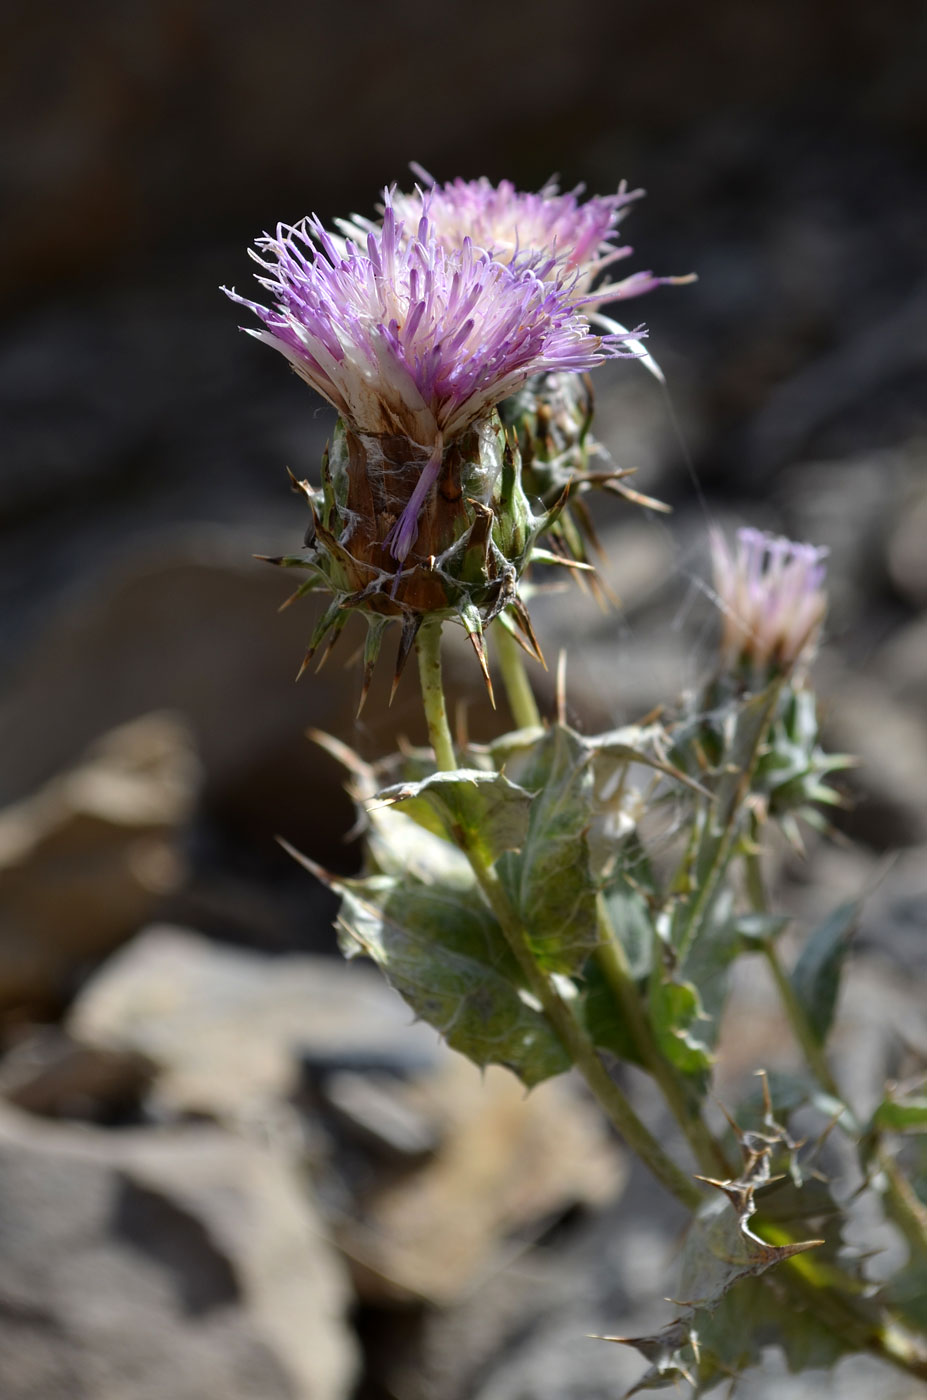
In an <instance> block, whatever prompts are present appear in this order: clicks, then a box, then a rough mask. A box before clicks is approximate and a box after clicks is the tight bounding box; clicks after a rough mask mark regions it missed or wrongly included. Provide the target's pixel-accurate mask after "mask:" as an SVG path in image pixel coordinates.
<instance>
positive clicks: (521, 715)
mask: <svg viewBox="0 0 927 1400" xmlns="http://www.w3.org/2000/svg"><path fill="white" fill-rule="evenodd" d="M492 635H493V640H494V641H495V644H496V659H497V660H498V662H499V670H500V671H501V672H502V684H503V685H504V686H505V696H506V699H507V700H508V702H509V709H510V710H511V712H512V719H513V720H514V721H515V724H516V727H517V728H518V729H535V728H538V727H539V726H540V724H541V712H540V710H539V709H538V706H537V701H536V700H535V698H534V692H533V691H532V689H531V684H530V682H529V680H528V673H527V672H526V670H525V663H524V657H523V655H522V650H521V647H520V646H519V645H518V643H517V642H516V640H515V638H514V637H513V636H512V634H511V632H510V631H509V630H508V628H507V627H505V626H504V625H503V622H502V619H501V618H498V619H497V620H496V625H495V627H494V628H493V629H492Z"/></svg>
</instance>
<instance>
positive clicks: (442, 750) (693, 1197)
mask: <svg viewBox="0 0 927 1400" xmlns="http://www.w3.org/2000/svg"><path fill="white" fill-rule="evenodd" d="M440 644H441V625H440V623H439V622H431V621H429V622H426V623H424V624H423V625H422V627H421V629H420V631H419V634H418V637H417V639H416V650H417V653H418V663H419V677H420V680H421V686H422V699H423V702H424V706H425V718H426V720H427V723H428V733H429V735H430V737H431V744H432V748H433V749H434V751H435V758H436V760H437V763H438V767H439V768H441V769H443V770H445V771H449V770H452V769H453V768H455V767H456V766H457V765H456V758H455V755H454V745H453V742H452V740H451V731H450V727H449V725H448V722H447V708H446V706H445V703H444V692H443V687H442V683H441V650H440ZM458 840H459V843H460V846H461V849H462V850H463V851H464V853H465V855H466V856H467V859H468V860H469V862H470V865H471V866H472V868H473V873H474V875H475V876H476V879H477V881H478V882H479V885H480V888H481V889H482V891H483V893H484V895H485V896H486V899H487V901H488V903H489V906H490V908H491V909H492V911H493V913H494V914H495V916H496V918H497V920H498V922H499V925H500V927H501V929H502V932H503V933H504V935H505V938H506V941H507V943H508V944H509V947H510V948H511V950H512V953H513V954H514V956H515V958H516V959H517V961H518V965H519V967H520V969H521V972H522V975H523V977H524V979H525V984H526V986H527V988H528V990H529V991H530V992H531V993H532V994H533V995H534V996H535V997H536V999H537V1001H538V1002H539V1003H540V1005H541V1007H542V1009H543V1011H544V1013H545V1015H546V1016H547V1018H548V1020H549V1021H550V1023H551V1025H552V1026H553V1028H554V1031H555V1032H556V1034H557V1036H558V1038H559V1039H560V1041H561V1042H562V1044H563V1046H564V1048H565V1049H566V1051H567V1053H568V1054H569V1056H570V1058H571V1060H572V1061H573V1063H574V1065H575V1066H576V1068H577V1069H578V1070H579V1071H580V1073H581V1074H582V1075H583V1078H584V1079H585V1080H586V1083H587V1084H588V1086H589V1088H590V1090H591V1091H592V1093H593V1094H594V1096H595V1097H596V1099H598V1101H599V1103H600V1105H601V1107H602V1108H603V1109H604V1111H605V1113H606V1114H607V1116H608V1118H609V1119H610V1120H611V1122H612V1124H613V1125H614V1127H615V1128H616V1129H617V1130H618V1132H619V1133H620V1134H621V1136H622V1138H623V1139H624V1140H625V1142H626V1143H627V1145H628V1147H629V1148H630V1149H631V1150H632V1151H633V1152H635V1153H636V1154H637V1156H638V1157H640V1159H641V1160H642V1161H643V1162H644V1163H645V1165H646V1166H648V1167H649V1168H650V1170H651V1171H652V1172H653V1174H654V1176H656V1177H657V1179H658V1180H659V1181H661V1182H662V1183H663V1185H664V1186H665V1187H666V1188H667V1190H668V1191H670V1192H671V1193H672V1195H674V1196H675V1197H676V1198H677V1200H679V1201H681V1202H682V1204H683V1205H684V1206H686V1207H687V1208H688V1209H689V1210H691V1211H696V1210H697V1209H698V1207H699V1206H700V1205H701V1203H702V1200H703V1196H702V1192H701V1190H700V1188H699V1187H698V1185H697V1184H696V1183H695V1181H693V1180H692V1178H691V1177H689V1176H686V1174H685V1173H684V1172H683V1171H682V1170H681V1169H680V1168H679V1167H678V1166H677V1165H676V1163H675V1162H674V1161H673V1160H672V1159H671V1158H670V1157H669V1156H667V1154H666V1153H665V1152H664V1150H663V1148H662V1147H661V1146H660V1144H659V1142H657V1140H656V1138H655V1137H654V1136H653V1134H652V1133H651V1132H650V1130H649V1129H648V1128H647V1127H646V1126H645V1125H644V1124H643V1123H642V1122H641V1120H640V1119H639V1118H638V1116H637V1114H636V1113H635V1111H634V1109H633V1108H632V1106H631V1103H630V1100H629V1099H628V1098H627V1096H626V1095H625V1093H624V1092H623V1090H622V1089H621V1088H620V1087H619V1086H618V1085H617V1084H616V1083H615V1082H614V1080H613V1079H612V1078H611V1076H610V1075H609V1073H608V1071H607V1070H606V1068H605V1065H604V1064H603V1062H602V1060H601V1058H600V1057H599V1053H598V1051H597V1050H596V1048H595V1046H594V1045H593V1044H592V1042H591V1041H590V1040H589V1038H588V1037H587V1036H586V1034H585V1032H584V1031H583V1029H582V1027H581V1026H580V1025H579V1024H578V1022H577V1021H576V1020H575V1019H574V1017H573V1015H572V1013H571V1011H570V1009H569V1007H568V1006H567V1004H566V1002H565V1001H564V1000H563V998H562V997H561V996H560V994H559V992H557V990H556V988H555V987H554V985H553V983H552V981H551V980H550V978H549V977H548V976H547V975H546V973H544V971H543V970H542V969H541V968H540V967H538V965H537V962H536V960H535V957H534V954H533V952H532V950H531V947H530V944H529V942H528V938H527V936H526V934H525V931H524V929H523V928H522V926H521V922H520V920H519V918H518V915H517V914H516V912H515V910H514V909H513V908H512V905H511V902H510V901H509V898H508V895H507V894H506V892H505V890H504V889H503V887H502V882H501V881H500V879H499V877H498V875H497V874H496V872H495V870H493V869H492V867H491V865H490V864H489V862H488V861H486V860H485V859H484V858H483V856H482V855H481V853H480V852H479V851H478V850H477V849H476V848H475V846H474V845H473V843H472V842H471V841H470V840H469V839H468V837H467V834H466V832H465V831H463V830H461V831H460V832H459V833H458Z"/></svg>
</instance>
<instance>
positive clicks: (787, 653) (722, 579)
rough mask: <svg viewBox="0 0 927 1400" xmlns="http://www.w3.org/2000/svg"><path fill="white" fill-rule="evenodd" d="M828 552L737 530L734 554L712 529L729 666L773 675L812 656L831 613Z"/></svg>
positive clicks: (723, 653)
mask: <svg viewBox="0 0 927 1400" xmlns="http://www.w3.org/2000/svg"><path fill="white" fill-rule="evenodd" d="M826 555H827V550H826V549H819V548H818V547H817V546H815V545H811V544H796V543H795V542H794V541H792V540H787V539H783V538H781V537H777V536H775V535H767V534H764V533H763V531H761V530H753V529H744V530H738V532H737V547H736V551H734V552H732V551H731V550H730V548H729V547H728V545H727V543H726V541H725V540H724V537H723V536H722V535H721V533H720V531H718V530H713V531H712V534H711V559H712V570H713V573H714V584H715V591H716V594H717V603H718V606H719V608H720V610H721V616H722V637H721V657H722V662H723V664H724V666H725V667H727V668H728V669H730V670H735V669H737V668H738V667H740V666H744V665H746V666H747V667H748V668H749V669H750V670H751V672H753V673H754V674H759V675H769V674H770V673H771V672H772V671H774V670H781V671H785V672H788V671H791V670H792V669H793V668H794V667H795V666H796V664H798V663H799V662H807V661H809V660H810V659H811V656H812V655H813V652H814V648H815V645H816V643H817V639H818V634H819V632H820V629H821V623H822V621H823V618H824V614H825V612H826V611H827V594H826V592H825V590H824V574H825V569H824V563H823V560H824V558H825V557H826Z"/></svg>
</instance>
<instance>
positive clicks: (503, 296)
mask: <svg viewBox="0 0 927 1400" xmlns="http://www.w3.org/2000/svg"><path fill="white" fill-rule="evenodd" d="M257 248H258V249H259V250H260V251H259V253H254V252H252V254H251V256H252V257H253V258H254V259H255V261H256V262H257V263H258V264H259V266H260V267H261V268H263V269H264V272H265V273H266V275H263V276H259V277H258V279H257V280H258V282H259V283H260V284H261V286H263V287H265V288H266V289H267V291H268V292H269V293H270V295H271V297H272V299H273V302H274V306H273V308H272V309H271V308H269V307H266V306H262V305H260V304H259V303H257V302H253V301H248V300H247V299H246V298H245V297H242V296H239V295H238V294H237V293H236V292H235V291H234V290H229V289H228V288H223V290H224V291H225V292H226V294H227V295H228V296H229V297H231V298H232V300H233V301H236V302H239V303H240V304H241V305H243V306H247V307H248V308H249V309H250V310H251V311H253V312H254V313H255V315H256V316H257V317H258V318H259V319H260V320H261V321H262V322H263V324H264V329H263V330H251V331H250V332H249V334H251V335H254V336H256V337H257V339H258V340H263V341H264V342H265V343H266V344H268V345H272V346H273V347H274V349H275V350H279V351H280V352H281V354H283V355H285V356H286V358H287V359H288V360H289V361H290V363H291V364H292V366H293V367H294V369H295V370H296V372H297V373H298V374H299V375H300V376H301V377H302V378H303V379H305V380H306V382H307V383H308V384H310V385H311V386H312V388H314V389H316V390H317V391H318V392H319V393H320V394H321V395H322V396H323V397H324V398H326V399H328V401H329V403H331V404H333V405H334V407H335V408H336V409H337V410H338V412H339V413H340V414H341V416H342V417H343V418H344V420H345V422H346V423H347V424H348V426H349V427H350V428H351V429H352V431H354V432H355V433H356V434H358V435H359V436H360V437H362V438H379V437H381V436H383V435H400V436H404V437H406V438H407V439H409V440H410V441H411V442H413V443H415V444H417V445H418V447H419V448H420V449H421V459H422V473H421V477H420V479H419V481H418V482H417V485H416V487H415V490H414V492H413V494H412V496H411V498H410V499H409V501H408V504H407V505H406V507H405V509H404V510H403V513H402V516H401V518H400V519H399V521H398V522H397V525H396V529H395V533H394V536H393V538H392V541H391V545H392V551H393V556H394V557H395V558H396V559H398V560H400V561H401V560H404V559H405V558H406V556H407V554H408V552H409V550H410V548H411V546H412V544H413V543H414V540H415V537H416V534H417V521H418V515H419V511H420V509H421V506H422V504H423V503H424V501H425V499H426V497H427V495H428V492H429V490H430V489H431V487H432V486H433V484H434V482H435V480H436V479H437V476H438V473H439V470H440V465H441V460H442V454H443V452H444V449H445V448H446V447H447V446H448V445H449V444H450V443H451V442H453V441H454V440H455V439H456V438H458V437H459V436H460V435H461V433H463V432H464V431H465V430H466V429H467V428H468V427H469V426H470V425H471V424H472V423H474V422H476V421H477V420H478V419H479V418H481V417H483V416H485V414H487V413H488V412H489V411H490V410H491V409H492V408H493V407H494V406H495V405H496V404H497V403H499V402H500V401H501V400H502V399H504V398H506V397H507V396H508V395H510V394H511V393H513V392H514V390H515V389H517V388H518V387H519V386H520V385H521V384H523V383H524V381H525V380H526V379H528V378H529V377H530V376H531V375H534V374H539V373H542V372H545V371H556V370H571V371H576V372H580V371H585V370H589V369H592V368H593V367H594V366H595V365H598V364H601V363H602V361H603V360H604V359H607V358H610V357H613V356H617V355H620V354H622V346H623V345H624V342H625V340H626V339H627V337H625V336H621V335H606V336H595V335H593V334H591V332H590V330H589V323H588V321H587V319H586V317H585V316H584V315H583V313H582V309H581V307H580V306H579V305H577V302H576V298H575V289H574V285H573V281H574V280H575V274H573V278H572V280H571V276H570V275H568V274H567V273H565V272H564V271H563V270H562V269H560V268H559V267H558V266H557V264H556V260H555V259H554V258H553V257H548V258H546V259H535V260H534V261H533V262H532V263H531V264H530V265H527V264H526V265H515V264H512V265H508V264H506V263H503V262H500V261H498V260H497V259H495V258H493V257H492V256H491V254H490V253H489V252H487V251H481V250H479V249H477V248H476V247H475V246H474V243H473V241H472V240H471V239H470V238H467V237H465V238H463V239H462V241H461V243H460V246H459V247H450V246H448V245H447V244H445V243H444V242H442V241H440V240H439V239H438V237H437V235H436V232H435V229H434V225H433V221H432V220H431V218H430V217H429V216H428V214H427V213H422V214H421V217H419V218H417V219H416V220H415V222H414V223H413V224H412V225H410V226H408V227H406V226H405V225H404V224H403V221H402V219H401V218H400V216H399V215H398V213H397V211H396V210H395V209H394V207H393V203H392V200H391V197H390V194H389V192H387V193H386V195H385V207H384V214H383V223H382V227H380V228H373V227H371V228H370V229H368V230H367V231H366V233H359V232H356V231H355V232H354V233H353V234H352V235H351V236H349V237H347V238H346V239H345V240H343V241H340V240H336V239H335V238H333V237H332V236H331V235H330V234H329V233H327V232H326V230H325V229H324V228H323V227H322V225H321V223H320V222H319V220H318V219H317V218H315V217H312V218H309V219H304V220H303V221H302V222H301V223H299V224H295V225H293V226H288V225H284V224H280V225H278V227H277V231H276V235H275V236H273V237H272V236H270V235H269V234H265V235H264V237H263V238H260V239H258V240H257ZM624 353H628V352H627V351H625V352H624Z"/></svg>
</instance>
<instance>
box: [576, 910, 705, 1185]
mask: <svg viewBox="0 0 927 1400" xmlns="http://www.w3.org/2000/svg"><path fill="white" fill-rule="evenodd" d="M597 912H598V920H599V935H600V939H601V942H600V945H599V948H598V949H597V951H596V960H597V962H598V964H599V967H600V969H601V971H602V975H603V976H604V978H605V980H606V982H607V983H608V987H609V990H610V991H611V994H612V996H613V997H614V999H615V1004H616V1006H617V1008H618V1010H619V1012H620V1013H621V1015H622V1017H623V1018H624V1021H625V1024H626V1025H627V1027H628V1030H629V1031H630V1033H631V1038H632V1040H633V1041H634V1044H635V1045H636V1046H637V1051H638V1054H639V1055H640V1057H641V1060H642V1061H643V1063H644V1067H645V1068H646V1069H647V1071H648V1072H649V1074H650V1075H651V1076H652V1078H653V1079H654V1080H656V1082H657V1084H658V1085H659V1086H660V1089H661V1090H662V1092H663V1097H664V1098H665V1099H666V1102H667V1104H668V1106H669V1108H670V1111H671V1112H672V1114H673V1117H674V1118H675V1119H676V1122H677V1123H678V1124H679V1126H680V1128H681V1129H682V1131H683V1133H684V1134H685V1136H686V1141H687V1142H688V1143H689V1146H690V1147H691V1149H692V1151H693V1153H694V1155H695V1160H696V1161H697V1162H698V1164H699V1167H700V1169H701V1170H702V1171H703V1172H704V1173H705V1174H706V1175H707V1176H714V1175H715V1174H716V1173H717V1172H719V1171H720V1172H721V1174H722V1176H724V1177H727V1176H728V1175H729V1174H730V1170H731V1169H730V1165H729V1163H728V1161H727V1158H726V1157H725V1155H724V1152H723V1151H722V1149H721V1145H720V1144H719V1143H718V1142H716V1141H715V1139H714V1138H713V1136H712V1134H711V1132H710V1130H709V1128H708V1126H707V1124H705V1123H704V1122H703V1121H702V1118H701V1115H700V1114H699V1112H698V1110H697V1109H693V1106H692V1104H691V1103H690V1101H689V1098H688V1095H687V1093H686V1089H685V1086H684V1085H683V1084H682V1083H681V1082H680V1079H679V1076H678V1075H677V1073H676V1071H675V1069H674V1068H673V1066H672V1065H671V1064H670V1062H669V1060H667V1058H666V1056H665V1055H664V1054H663V1052H662V1050H661V1049H660V1046H659V1044H658V1043H657V1039H656V1036H655V1035H654V1031H653V1027H652V1026H651V1024H650V1022H649V1020H648V1019H647V1014H646V1012H645V1010H644V1007H643V1004H642V1001H641V996H640V993H639V992H638V989H637V987H636V986H635V985H634V980H633V978H632V977H631V971H630V968H629V967H628V959H627V955H626V953H625V950H624V946H623V944H622V942H621V940H620V939H619V937H618V935H617V934H616V932H615V930H614V928H613V926H612V921H611V917H610V915H609V912H608V908H607V906H606V904H605V898H604V896H603V895H599V898H598V910H597Z"/></svg>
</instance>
